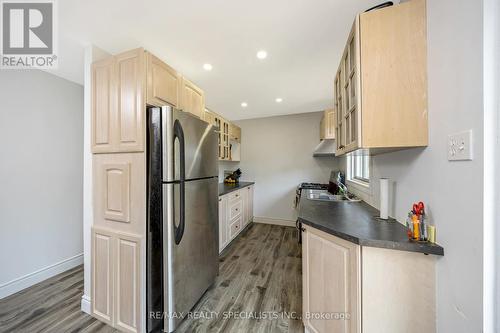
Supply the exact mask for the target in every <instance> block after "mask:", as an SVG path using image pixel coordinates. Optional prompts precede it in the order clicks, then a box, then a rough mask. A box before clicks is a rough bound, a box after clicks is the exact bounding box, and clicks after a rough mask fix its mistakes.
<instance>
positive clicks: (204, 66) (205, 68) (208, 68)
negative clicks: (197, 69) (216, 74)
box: [203, 64, 213, 72]
mask: <svg viewBox="0 0 500 333" xmlns="http://www.w3.org/2000/svg"><path fill="white" fill-rule="evenodd" d="M212 68H213V67H212V65H210V64H204V65H203V69H204V70H206V71H209V72H210V71H211V70H212Z"/></svg>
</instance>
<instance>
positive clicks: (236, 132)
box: [229, 123, 241, 142]
mask: <svg viewBox="0 0 500 333" xmlns="http://www.w3.org/2000/svg"><path fill="white" fill-rule="evenodd" d="M229 139H230V140H233V141H236V142H241V128H240V127H239V126H237V125H235V124H233V123H231V124H230V125H229Z"/></svg>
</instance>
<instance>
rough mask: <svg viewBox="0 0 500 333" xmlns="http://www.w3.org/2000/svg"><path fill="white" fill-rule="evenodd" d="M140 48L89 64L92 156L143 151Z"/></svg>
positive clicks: (143, 104)
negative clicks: (93, 154) (90, 68)
mask: <svg viewBox="0 0 500 333" xmlns="http://www.w3.org/2000/svg"><path fill="white" fill-rule="evenodd" d="M144 77H145V62H144V50H143V49H142V48H140V49H135V50H132V51H128V52H125V53H122V54H119V55H117V56H113V57H109V58H106V59H104V60H101V61H98V62H95V63H93V64H92V152H93V153H113V152H140V151H144V135H145V131H144V126H145V121H144V117H145V115H144V109H145V103H144Z"/></svg>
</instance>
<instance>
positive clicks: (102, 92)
mask: <svg viewBox="0 0 500 333" xmlns="http://www.w3.org/2000/svg"><path fill="white" fill-rule="evenodd" d="M114 73H115V61H114V58H113V57H111V58H107V59H104V60H101V61H97V62H94V63H93V64H92V151H93V152H94V153H99V152H107V151H113V149H114V144H115V143H114V138H113V137H112V136H113V133H112V126H113V125H114V122H115V119H114V118H115V112H114V111H113V108H114V107H115V105H114V104H115V95H116V93H115V89H116V86H115V74H114Z"/></svg>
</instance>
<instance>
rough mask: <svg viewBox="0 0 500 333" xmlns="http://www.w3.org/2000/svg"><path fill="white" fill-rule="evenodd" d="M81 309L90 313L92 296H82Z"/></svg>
mask: <svg viewBox="0 0 500 333" xmlns="http://www.w3.org/2000/svg"><path fill="white" fill-rule="evenodd" d="M81 309H82V311H83V312H85V313H87V314H90V296H88V295H85V294H84V295H83V296H82V306H81Z"/></svg>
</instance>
